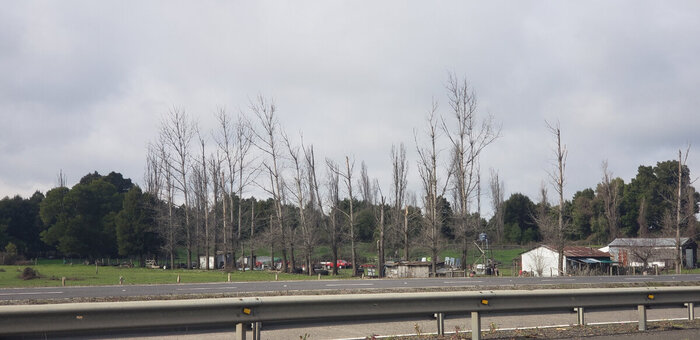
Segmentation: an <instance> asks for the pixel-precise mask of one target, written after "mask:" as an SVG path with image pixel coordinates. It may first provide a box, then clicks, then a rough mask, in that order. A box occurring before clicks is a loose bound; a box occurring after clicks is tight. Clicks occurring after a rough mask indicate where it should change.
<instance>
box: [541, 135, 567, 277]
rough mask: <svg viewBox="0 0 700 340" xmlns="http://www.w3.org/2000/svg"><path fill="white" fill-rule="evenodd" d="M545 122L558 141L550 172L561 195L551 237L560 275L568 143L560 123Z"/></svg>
mask: <svg viewBox="0 0 700 340" xmlns="http://www.w3.org/2000/svg"><path fill="white" fill-rule="evenodd" d="M545 123H546V124H547V128H548V129H549V131H550V132H551V133H552V135H554V137H555V139H556V143H557V145H556V149H555V150H554V154H555V156H556V164H555V168H554V170H552V171H550V172H549V178H550V180H551V182H552V184H553V185H554V191H556V192H557V195H558V196H559V207H558V209H557V216H558V220H557V228H556V230H554V231H553V232H552V234H551V235H550V237H551V240H552V241H553V242H554V247H555V248H556V249H557V252H558V254H559V261H558V264H557V270H558V271H559V275H561V274H562V273H563V272H564V247H565V246H566V233H565V228H566V226H565V224H564V184H565V178H564V173H565V171H566V157H567V155H568V152H567V150H566V145H562V142H561V126H560V125H559V123H557V124H556V125H551V124H549V123H548V122H545Z"/></svg>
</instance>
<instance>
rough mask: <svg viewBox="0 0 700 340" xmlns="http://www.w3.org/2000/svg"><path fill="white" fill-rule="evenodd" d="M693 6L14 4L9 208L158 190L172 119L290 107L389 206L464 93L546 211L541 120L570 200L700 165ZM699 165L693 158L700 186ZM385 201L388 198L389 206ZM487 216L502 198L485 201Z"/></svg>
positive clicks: (699, 20) (5, 116)
mask: <svg viewBox="0 0 700 340" xmlns="http://www.w3.org/2000/svg"><path fill="white" fill-rule="evenodd" d="M699 37H700V3H698V2H697V1H668V2H658V1H648V2H647V1H615V2H610V1H585V2H578V3H573V2H569V1H566V2H560V1H509V2H499V1H489V2H476V1H468V2H467V1H440V2H418V1H381V2H377V1H313V2H306V1H246V2H243V1H206V2H196V4H193V3H192V2H177V1H148V2H142V1H126V2H125V1H113V2H109V1H68V2H64V1H61V2H58V1H47V2H37V1H12V2H9V3H5V4H3V10H2V11H0V121H1V122H2V123H1V124H0V197H4V196H13V195H15V194H20V195H23V196H27V195H30V194H31V193H32V192H33V191H35V190H41V191H42V192H45V191H46V190H48V189H50V188H52V187H54V186H55V185H56V183H57V180H56V177H57V174H58V172H59V170H61V169H62V170H63V172H64V173H65V174H66V175H67V177H68V182H69V184H73V183H75V182H76V181H78V180H79V179H80V177H82V176H83V175H85V174H86V173H88V172H92V171H98V172H100V173H102V174H106V173H108V172H110V171H117V172H121V173H122V174H124V176H126V177H130V178H132V179H133V180H134V181H135V182H137V183H142V182H143V180H142V178H143V172H144V171H143V169H144V163H145V153H146V146H147V144H148V143H149V142H150V141H152V140H154V139H155V138H156V137H157V134H158V129H159V125H160V121H161V119H162V117H163V115H164V114H166V113H167V112H168V111H169V110H171V109H172V108H173V107H178V108H182V109H184V110H185V111H186V112H187V113H188V114H190V115H191V116H192V117H194V118H195V119H196V120H197V121H198V123H199V125H200V126H201V127H202V130H207V129H210V128H212V127H214V126H215V119H214V112H215V111H216V110H217V108H219V107H224V108H226V109H227V110H228V111H229V112H231V113H232V114H233V113H237V112H239V111H248V107H249V104H250V98H254V97H255V96H257V95H259V94H262V95H264V96H266V97H270V98H274V100H275V102H276V104H277V107H278V113H279V115H280V121H281V123H282V124H283V126H284V128H285V130H287V131H288V132H289V133H290V134H292V135H296V134H297V133H298V132H300V131H303V134H304V139H305V141H306V142H308V143H313V144H314V145H315V147H316V149H317V155H319V156H321V157H324V158H325V157H329V158H332V159H336V160H338V161H340V160H342V158H343V157H344V155H350V156H353V157H354V158H355V159H356V160H357V163H358V167H359V162H360V161H362V160H364V161H365V162H366V163H367V166H368V169H369V173H370V176H372V177H377V178H379V180H380V181H381V183H382V185H383V186H384V187H386V188H387V189H388V187H389V179H388V174H389V171H390V162H389V152H390V148H391V145H392V144H398V143H401V142H403V143H405V144H406V146H407V149H408V151H409V152H408V156H409V160H410V169H409V180H410V181H411V188H412V189H413V190H419V187H418V185H417V182H418V176H417V173H418V171H417V170H416V154H415V142H414V133H413V131H414V130H416V129H417V130H419V131H420V130H421V129H422V127H423V126H424V122H425V115H426V113H427V111H428V110H429V109H430V107H431V102H432V101H433V100H436V101H437V102H438V103H439V104H440V112H441V113H442V114H448V113H449V106H448V104H447V102H446V98H445V94H446V91H445V84H446V81H447V77H448V74H449V73H450V72H453V73H455V74H457V75H458V76H460V77H466V78H467V79H468V81H469V83H470V84H471V86H472V87H473V88H474V90H475V91H476V94H477V96H478V99H479V113H480V114H481V115H482V116H485V115H487V114H491V115H493V116H494V118H495V119H496V120H497V121H498V122H499V124H501V125H502V133H501V135H502V137H501V138H500V139H498V140H497V141H496V142H495V143H493V144H492V145H491V146H489V147H488V148H487V150H486V151H485V153H484V156H483V158H482V160H481V167H482V170H483V172H484V177H487V176H488V175H487V174H488V171H489V169H495V170H497V171H499V172H500V174H501V177H502V178H503V180H504V182H505V187H506V191H507V196H508V195H509V194H510V193H513V192H522V193H525V194H527V195H528V196H530V197H531V198H533V199H535V198H536V197H537V191H538V187H539V186H540V183H541V182H542V181H543V180H546V178H547V171H548V170H549V169H550V168H551V166H552V163H553V159H554V158H553V154H552V150H553V147H554V140H553V138H552V136H551V135H550V134H549V132H548V130H547V129H546V125H545V120H548V121H551V122H556V121H559V122H560V124H561V128H562V137H563V141H564V143H565V144H566V145H567V147H568V150H569V157H568V165H567V174H566V176H567V180H568V183H567V187H566V195H567V197H571V195H572V194H573V193H574V192H575V191H577V190H580V189H583V188H587V187H593V186H595V184H596V183H598V182H599V180H600V177H601V170H600V164H601V162H602V161H603V160H608V162H609V167H610V170H612V171H613V173H614V174H615V175H616V176H620V177H622V178H623V179H624V180H625V182H628V181H629V180H630V178H632V177H633V176H634V175H635V174H636V169H637V167H638V166H639V165H640V164H645V165H653V164H655V163H656V162H657V161H661V160H668V159H672V158H674V157H676V155H677V152H678V149H679V148H684V147H685V145H687V144H688V143H691V144H693V145H695V146H696V147H697V145H699V144H700V143H698V137H697V136H698V135H697V131H696V130H697V129H698V128H700V112H698V110H699V108H700V92H699V91H700V38H699ZM699 163H700V150H697V151H695V150H691V156H690V158H689V166H690V167H691V170H692V169H694V167H695V166H697V165H698V164H699ZM387 189H385V190H387ZM485 199H487V198H485Z"/></svg>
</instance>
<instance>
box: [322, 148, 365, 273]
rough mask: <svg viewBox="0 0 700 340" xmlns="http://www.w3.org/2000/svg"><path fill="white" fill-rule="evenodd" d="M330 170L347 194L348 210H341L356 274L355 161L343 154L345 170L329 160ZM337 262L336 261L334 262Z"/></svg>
mask: <svg viewBox="0 0 700 340" xmlns="http://www.w3.org/2000/svg"><path fill="white" fill-rule="evenodd" d="M328 165H329V168H330V169H331V171H334V172H336V174H338V175H339V176H340V178H341V179H342V180H343V182H344V183H345V188H346V190H347V194H348V202H349V210H348V212H343V214H345V216H346V217H347V219H348V230H349V231H350V235H349V236H350V257H351V259H352V266H353V276H356V275H357V265H358V264H357V245H356V244H355V241H357V235H356V233H355V207H354V203H355V202H354V201H355V196H354V195H353V174H354V171H355V161H354V160H353V161H350V157H349V156H345V171H343V170H340V169H339V168H338V167H337V165H335V163H332V162H329V163H328ZM333 165H335V166H333ZM336 263H337V262H336Z"/></svg>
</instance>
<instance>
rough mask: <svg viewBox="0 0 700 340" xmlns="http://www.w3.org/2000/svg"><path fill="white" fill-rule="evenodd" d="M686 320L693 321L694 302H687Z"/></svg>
mask: <svg viewBox="0 0 700 340" xmlns="http://www.w3.org/2000/svg"><path fill="white" fill-rule="evenodd" d="M687 305H688V320H691V321H692V320H695V302H688V303H687Z"/></svg>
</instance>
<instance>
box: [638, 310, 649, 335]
mask: <svg viewBox="0 0 700 340" xmlns="http://www.w3.org/2000/svg"><path fill="white" fill-rule="evenodd" d="M637 313H638V314H639V330H640V331H646V330H647V307H646V306H645V305H638V306H637Z"/></svg>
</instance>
